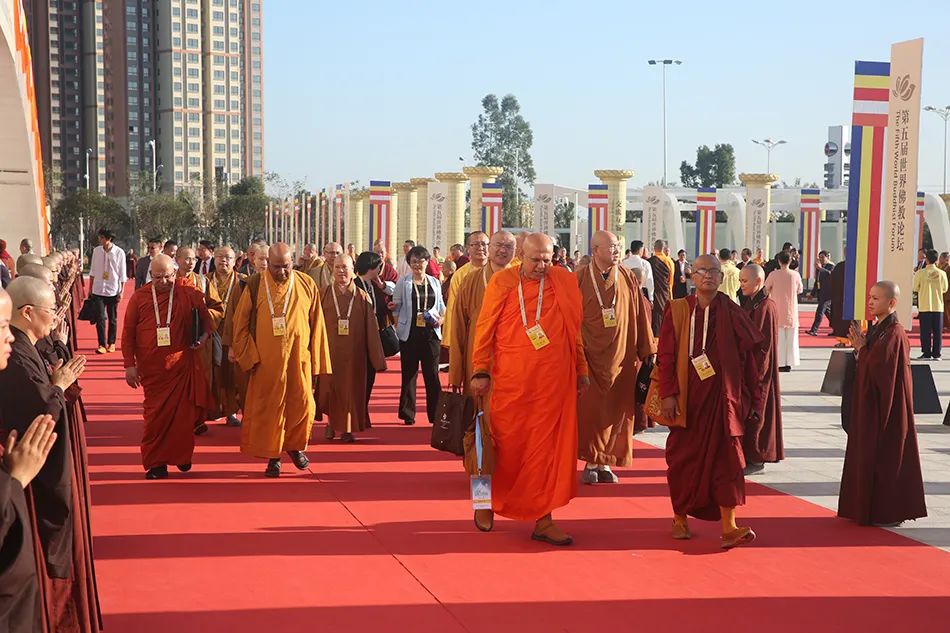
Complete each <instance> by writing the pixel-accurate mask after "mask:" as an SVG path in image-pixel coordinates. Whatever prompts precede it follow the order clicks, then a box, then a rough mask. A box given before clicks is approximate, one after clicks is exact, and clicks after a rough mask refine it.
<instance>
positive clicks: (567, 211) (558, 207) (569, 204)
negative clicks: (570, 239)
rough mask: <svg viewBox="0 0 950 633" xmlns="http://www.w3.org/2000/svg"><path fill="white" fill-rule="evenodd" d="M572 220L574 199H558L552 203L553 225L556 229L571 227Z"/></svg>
mask: <svg viewBox="0 0 950 633" xmlns="http://www.w3.org/2000/svg"><path fill="white" fill-rule="evenodd" d="M573 220H574V201H573V200H571V201H568V200H558V201H557V203H556V204H555V205H554V227H555V228H558V229H569V228H571V222H572V221H573Z"/></svg>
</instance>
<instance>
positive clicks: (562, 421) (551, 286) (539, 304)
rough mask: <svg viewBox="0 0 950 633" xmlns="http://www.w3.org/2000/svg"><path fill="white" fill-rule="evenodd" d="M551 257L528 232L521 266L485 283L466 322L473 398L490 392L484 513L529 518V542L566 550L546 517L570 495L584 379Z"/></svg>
mask: <svg viewBox="0 0 950 633" xmlns="http://www.w3.org/2000/svg"><path fill="white" fill-rule="evenodd" d="M553 258H554V242H553V241H552V240H551V238H550V237H548V236H547V235H543V234H541V233H535V234H532V235H531V236H529V237H528V238H526V239H525V242H524V261H523V262H522V264H521V266H519V267H518V268H508V269H506V270H502V271H498V272H496V273H495V274H494V276H493V277H492V279H491V281H490V282H489V284H488V289H487V290H486V291H485V298H484V300H483V301H482V310H481V313H480V314H479V316H478V323H477V324H476V326H475V349H474V362H473V374H472V392H473V393H474V394H475V395H476V396H485V395H486V394H488V393H489V390H491V398H490V404H489V406H490V408H491V411H492V421H491V426H492V434H493V436H494V444H495V471H494V474H493V475H492V482H491V487H492V490H491V498H492V509H493V510H494V512H497V513H498V514H501V515H502V516H505V517H508V518H510V519H516V520H519V521H535V526H534V531H533V532H532V534H531V538H533V539H535V540H538V541H543V542H545V543H549V544H552V545H570V544H571V543H572V542H573V539H571V537H570V536H568V535H567V534H565V533H564V532H563V531H562V530H561V529H560V528H558V527H557V526H556V525H555V524H554V521H553V520H552V518H551V512H552V511H553V510H555V509H557V508H560V507H563V506H565V505H567V504H568V503H569V502H570V500H571V499H572V498H573V497H574V495H575V494H576V492H577V475H576V473H577V394H578V393H583V392H584V391H586V390H587V389H588V388H589V387H590V381H589V379H588V377H587V363H586V362H585V360H584V343H583V341H582V339H581V333H580V328H581V295H580V290H579V289H578V287H577V280H576V278H575V277H574V275H573V274H572V273H570V272H568V271H567V270H566V269H563V268H556V267H553V266H552V263H551V262H552V259H553ZM551 367H558V368H559V370H558V371H557V372H554V373H552V372H551V371H550V368H551ZM476 512H478V513H481V515H482V516H478V515H476V519H475V522H476V525H477V526H478V527H479V528H480V529H483V530H484V529H485V528H488V529H491V525H492V515H491V512H492V510H477V511H476ZM486 515H487V516H486Z"/></svg>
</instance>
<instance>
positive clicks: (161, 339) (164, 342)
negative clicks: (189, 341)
mask: <svg viewBox="0 0 950 633" xmlns="http://www.w3.org/2000/svg"><path fill="white" fill-rule="evenodd" d="M174 303H175V286H174V284H172V289H171V290H170V291H169V295H168V314H167V315H166V319H165V323H167V325H165V326H162V317H161V316H160V315H159V314H158V295H156V294H155V285H154V284H152V307H153V308H155V338H156V341H155V343H156V345H158V347H168V346H169V345H171V344H172V334H171V325H172V306H173V305H174Z"/></svg>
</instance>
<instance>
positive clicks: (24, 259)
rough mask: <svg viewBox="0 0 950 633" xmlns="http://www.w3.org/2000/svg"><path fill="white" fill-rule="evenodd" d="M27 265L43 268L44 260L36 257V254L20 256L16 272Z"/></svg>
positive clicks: (17, 260)
mask: <svg viewBox="0 0 950 633" xmlns="http://www.w3.org/2000/svg"><path fill="white" fill-rule="evenodd" d="M26 264H37V265H38V266H42V265H43V258H42V257H40V256H39V255H36V254H35V253H26V254H24V255H20V256H19V257H17V259H16V270H19V269H20V267H21V266H25V265H26Z"/></svg>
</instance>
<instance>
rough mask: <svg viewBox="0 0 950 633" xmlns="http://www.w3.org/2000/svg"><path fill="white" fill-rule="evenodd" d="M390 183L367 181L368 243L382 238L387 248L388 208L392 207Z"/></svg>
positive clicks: (371, 243)
mask: <svg viewBox="0 0 950 633" xmlns="http://www.w3.org/2000/svg"><path fill="white" fill-rule="evenodd" d="M392 195H393V188H392V183H391V182H390V181H388V180H370V181H369V244H370V247H372V245H373V243H374V242H375V241H376V240H382V241H383V244H385V245H386V248H387V250H388V249H390V248H391V246H392V245H391V244H390V243H389V223H390V217H389V214H390V209H392Z"/></svg>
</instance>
